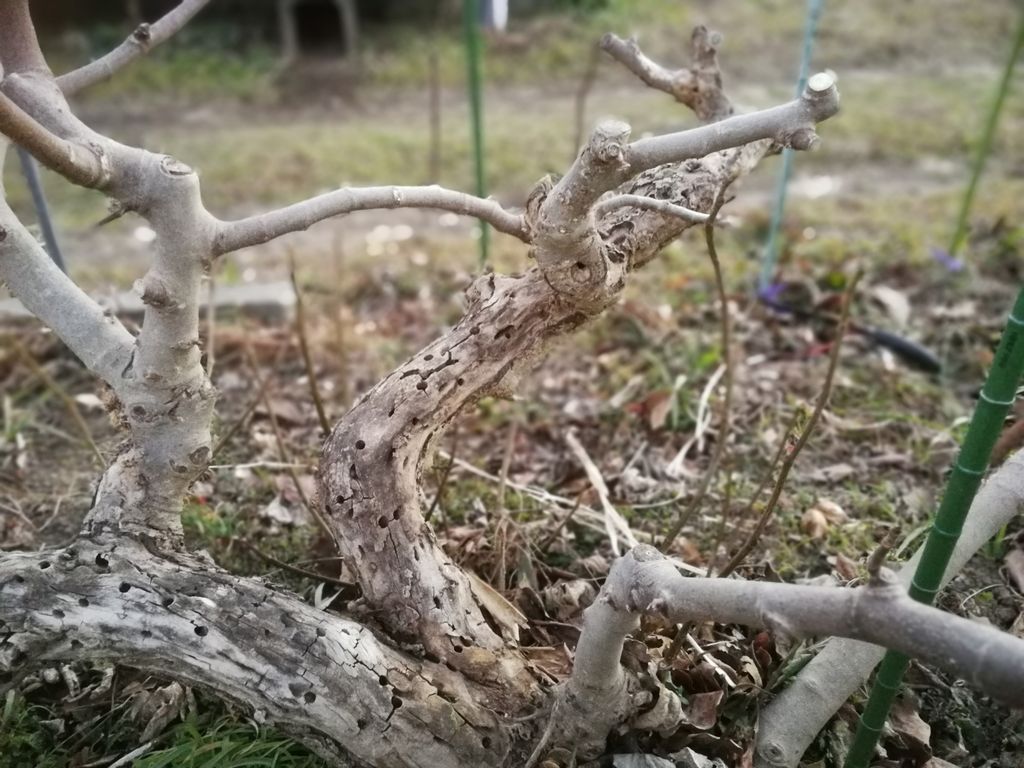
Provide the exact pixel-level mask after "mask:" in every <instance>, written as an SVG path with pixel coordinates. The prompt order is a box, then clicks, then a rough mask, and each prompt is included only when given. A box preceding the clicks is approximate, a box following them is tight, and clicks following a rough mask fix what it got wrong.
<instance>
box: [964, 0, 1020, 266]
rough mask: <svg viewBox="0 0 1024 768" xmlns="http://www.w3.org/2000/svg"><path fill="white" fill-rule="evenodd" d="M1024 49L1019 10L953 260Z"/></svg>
mask: <svg viewBox="0 0 1024 768" xmlns="http://www.w3.org/2000/svg"><path fill="white" fill-rule="evenodd" d="M1022 48H1024V7H1022V8H1021V15H1020V21H1019V22H1018V24H1017V35H1016V37H1015V38H1014V41H1013V47H1012V48H1011V49H1010V55H1009V56H1007V58H1006V66H1005V67H1004V68H1003V76H1002V78H1001V79H1000V81H999V88H998V89H997V90H996V95H995V98H994V99H993V100H992V106H990V107H989V110H988V116H987V117H986V118H985V130H984V133H982V135H981V143H980V144H979V145H978V153H977V154H976V155H975V156H974V164H973V165H972V167H971V180H970V182H968V184H967V190H966V191H965V192H964V197H963V200H962V201H961V203H960V213H959V214H958V215H957V219H956V229H955V230H954V232H953V239H952V240H951V241H950V244H949V255H950V256H952V257H954V258H956V255H957V253H958V252H959V251H960V249H961V248H963V246H964V242H965V241H966V240H967V217H968V216H969V215H970V213H971V205H972V204H973V203H974V193H975V192H976V191H977V189H978V180H979V179H981V172H982V171H983V170H984V169H985V161H986V160H987V159H988V156H989V155H990V154H991V152H992V139H993V137H994V136H995V134H996V127H997V126H998V125H999V114H1000V113H1001V112H1002V110H1003V103H1004V102H1005V101H1006V94H1007V93H1008V92H1009V90H1010V81H1011V80H1012V79H1013V68H1014V66H1015V65H1016V63H1017V59H1018V58H1020V52H1021V49H1022Z"/></svg>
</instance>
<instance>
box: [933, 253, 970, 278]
mask: <svg viewBox="0 0 1024 768" xmlns="http://www.w3.org/2000/svg"><path fill="white" fill-rule="evenodd" d="M931 252H932V258H933V259H935V260H936V261H937V262H939V264H941V265H942V266H944V267H945V268H946V269H948V270H949V271H950V272H962V271H963V269H964V263H963V262H962V261H960V259H958V258H957V257H956V256H954V255H953V254H951V253H950V252H949V251H947V250H946V249H945V248H935V247H933V248H932V249H931Z"/></svg>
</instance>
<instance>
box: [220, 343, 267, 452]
mask: <svg viewBox="0 0 1024 768" xmlns="http://www.w3.org/2000/svg"><path fill="white" fill-rule="evenodd" d="M285 349H286V347H285V346H284V345H282V346H281V347H280V349H278V351H277V354H276V355H275V356H274V367H275V368H276V367H277V363H278V361H280V359H281V357H282V356H283V355H284V350H285ZM266 387H267V380H266V379H264V380H263V381H262V382H259V383H258V384H257V386H256V397H254V398H253V399H252V401H251V402H250V403H249V405H247V406H246V408H245V410H244V411H243V412H242V415H241V416H239V417H238V419H237V420H236V421H235V423H234V424H232V425H231V426H230V427H228V431H227V432H225V433H224V434H223V435H221V438H220V440H218V441H217V445H215V446H214V448H213V453H211V454H210V469H213V468H214V466H213V460H214V459H215V458H217V456H219V455H220V452H221V450H222V449H223V448H224V446H225V445H227V444H228V441H229V440H230V439H231V438H232V437H234V436H235V433H236V432H238V430H239V429H241V428H242V425H243V424H245V422H246V421H247V420H248V419H249V417H250V416H252V414H253V412H254V411H255V410H256V408H257V407H258V406H259V404H260V403H262V402H263V398H264V393H265V390H266Z"/></svg>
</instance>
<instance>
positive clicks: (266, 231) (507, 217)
mask: <svg viewBox="0 0 1024 768" xmlns="http://www.w3.org/2000/svg"><path fill="white" fill-rule="evenodd" d="M373 208H437V209H439V210H444V211H452V212H453V213H461V214H465V215H466V216H472V217H474V218H477V219H483V220H484V221H486V222H488V223H489V224H490V225H491V226H493V227H494V228H495V229H496V230H498V231H499V232H504V233H505V234H508V235H512V236H513V237H517V238H519V239H520V240H524V241H525V240H526V239H527V233H526V229H525V225H524V223H523V217H522V216H520V215H516V214H514V213H510V212H509V211H506V210H505V209H504V208H502V207H501V205H499V204H498V203H497V202H496V201H494V200H483V199H481V198H479V197H473V196H472V195H468V194H466V193H465V192H456V191H454V190H451V189H445V188H443V187H438V186H429V187H394V186H391V187H361V188H352V187H347V188H345V189H338V190H335V191H334V192H328V193H326V194H323V195H319V196H317V197H313V198H310V199H309V200H304V201H302V202H301V203H295V204H294V205H289V206H288V207H286V208H281V209H278V210H276V211H270V212H268V213H261V214H258V215H256V216H250V217H249V218H246V219H241V220H240V221H231V222H225V223H223V224H222V225H221V230H220V232H219V233H218V236H217V239H216V243H215V252H216V254H217V255H220V254H224V253H230V252H231V251H237V250H238V249H239V248H246V247H248V246H251V245H259V244H261V243H266V242H268V241H270V240H273V239H274V238H277V237H280V236H281V235H286V234H288V233H289V232H299V231H301V230H304V229H309V228H310V227H311V226H313V225H314V224H316V223H317V222H320V221H323V220H324V219H329V218H331V217H333V216H341V215H343V214H346V213H352V212H353V211H366V210H370V209H373Z"/></svg>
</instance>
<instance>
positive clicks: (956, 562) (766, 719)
mask: <svg viewBox="0 0 1024 768" xmlns="http://www.w3.org/2000/svg"><path fill="white" fill-rule="evenodd" d="M1021 509H1024V452H1019V453H1017V454H1015V455H1014V456H1012V457H1011V458H1010V459H1009V460H1008V461H1007V462H1006V464H1004V465H1003V466H1001V467H1000V468H999V469H998V470H996V472H994V473H993V474H992V475H991V477H990V478H989V479H988V480H987V481H986V483H985V485H984V486H982V488H981V490H980V491H979V492H978V495H977V496H976V497H975V498H974V502H973V503H972V504H971V509H970V512H969V514H968V516H967V519H966V521H965V523H964V529H963V533H962V534H961V536H960V539H959V540H958V541H957V545H956V549H955V550H954V552H953V557H952V559H951V560H950V564H949V567H948V568H947V570H946V576H945V582H946V583H948V581H949V580H950V579H952V578H953V577H954V576H955V575H956V574H957V573H959V572H960V571H961V570H962V569H963V567H964V566H965V565H966V564H967V561H968V560H970V559H971V557H972V556H973V555H974V554H975V553H976V552H977V551H978V550H979V549H981V547H982V546H984V544H985V543H986V542H988V541H990V540H991V539H992V538H993V537H994V536H996V535H997V534H998V533H999V531H1000V530H1002V528H1003V527H1004V526H1006V525H1007V524H1008V523H1009V522H1010V521H1011V520H1013V518H1014V517H1016V516H1017V515H1018V514H1019V513H1020V511H1021ZM920 557H921V549H918V551H917V552H916V553H915V555H914V556H913V557H912V558H911V559H910V560H909V561H908V562H907V563H905V564H904V565H903V567H901V568H900V572H899V578H900V581H901V582H902V589H904V590H905V589H907V588H908V587H909V585H910V580H911V578H913V575H914V572H915V571H916V570H917V562H918V560H919V559H920ZM884 653H885V649H884V648H881V647H879V646H877V645H868V644H867V643H863V642H857V641H855V640H846V639H838V638H837V639H832V640H829V641H828V643H826V644H825V647H824V649H823V650H822V651H821V652H819V653H818V655H817V656H815V657H814V658H813V659H811V661H810V663H808V664H807V666H805V667H804V668H803V669H802V670H801V671H800V673H799V674H798V675H797V676H796V678H795V679H794V680H793V682H792V683H791V684H790V685H789V687H788V688H786V689H785V690H784V691H782V693H780V694H779V695H778V696H776V697H775V699H774V701H772V702H771V704H769V705H768V706H767V707H766V708H765V709H764V710H762V712H761V718H760V727H759V729H758V734H757V751H756V753H755V759H756V764H757V765H758V766H760V768H794V767H795V766H796V765H797V764H798V763H799V761H800V757H801V756H802V755H803V753H804V752H805V751H806V750H807V748H808V747H809V746H810V745H811V742H812V741H814V738H815V737H816V736H817V735H818V733H819V732H820V731H821V730H822V728H824V727H825V725H826V724H827V723H828V721H829V720H830V719H832V716H833V715H834V714H835V713H836V711H838V710H839V708H840V707H841V706H842V705H843V703H844V702H845V701H846V700H847V699H849V698H850V696H852V695H853V694H854V693H855V692H856V690H857V689H858V688H859V687H860V686H861V684H862V683H863V682H864V680H866V679H867V677H868V676H869V675H870V674H871V670H872V669H874V667H875V665H877V664H878V662H879V661H881V659H882V656H883V655H884ZM912 655H913V654H912Z"/></svg>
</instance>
